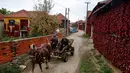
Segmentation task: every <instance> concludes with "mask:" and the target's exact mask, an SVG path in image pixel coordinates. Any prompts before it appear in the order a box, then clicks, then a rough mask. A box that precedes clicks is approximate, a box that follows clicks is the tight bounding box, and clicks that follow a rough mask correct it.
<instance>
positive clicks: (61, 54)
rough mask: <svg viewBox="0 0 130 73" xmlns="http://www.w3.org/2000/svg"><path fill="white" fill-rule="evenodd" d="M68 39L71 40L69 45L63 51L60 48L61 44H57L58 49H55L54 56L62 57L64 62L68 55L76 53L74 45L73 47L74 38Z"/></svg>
mask: <svg viewBox="0 0 130 73" xmlns="http://www.w3.org/2000/svg"><path fill="white" fill-rule="evenodd" d="M68 40H69V43H68V44H69V45H68V46H64V47H63V48H62V50H61V51H60V50H59V49H58V47H59V46H57V48H56V50H55V51H53V54H52V57H56V58H61V59H62V60H63V61H64V62H67V61H68V56H69V55H71V56H73V55H74V47H72V44H73V42H74V40H73V39H68Z"/></svg>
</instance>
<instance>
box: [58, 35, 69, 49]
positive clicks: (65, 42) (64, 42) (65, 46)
mask: <svg viewBox="0 0 130 73" xmlns="http://www.w3.org/2000/svg"><path fill="white" fill-rule="evenodd" d="M63 49H67V50H68V49H69V40H68V39H67V38H65V36H63V38H62V40H61V48H60V51H62V50H63Z"/></svg>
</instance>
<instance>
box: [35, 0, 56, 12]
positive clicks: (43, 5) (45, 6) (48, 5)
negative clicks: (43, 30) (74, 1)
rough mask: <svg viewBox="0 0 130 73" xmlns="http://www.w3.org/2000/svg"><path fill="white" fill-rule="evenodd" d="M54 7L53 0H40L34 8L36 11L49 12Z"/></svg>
mask: <svg viewBox="0 0 130 73" xmlns="http://www.w3.org/2000/svg"><path fill="white" fill-rule="evenodd" d="M53 7H54V4H53V3H52V0H44V1H43V0H38V4H36V5H35V6H34V10H36V11H45V12H47V13H49V12H50V10H51V9H52V8H53Z"/></svg>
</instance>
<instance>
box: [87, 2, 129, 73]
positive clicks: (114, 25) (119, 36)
mask: <svg viewBox="0 0 130 73" xmlns="http://www.w3.org/2000/svg"><path fill="white" fill-rule="evenodd" d="M91 26H93V42H94V47H95V48H96V49H97V50H98V51H99V52H100V53H101V54H102V55H104V57H106V59H108V60H109V61H110V62H111V63H112V64H113V65H115V66H116V67H117V68H119V69H120V70H121V71H122V72H123V73H130V1H127V2H126V3H124V2H122V4H121V5H120V6H118V7H115V8H111V9H110V10H109V11H108V12H105V13H100V14H99V15H91V16H90V17H89V20H88V24H87V33H88V35H89V36H91Z"/></svg>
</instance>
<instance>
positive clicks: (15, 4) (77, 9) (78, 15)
mask: <svg viewBox="0 0 130 73" xmlns="http://www.w3.org/2000/svg"><path fill="white" fill-rule="evenodd" d="M99 1H103V0H53V4H54V7H53V9H52V10H51V14H58V13H62V14H63V15H65V8H70V14H69V15H70V16H69V19H70V20H71V22H74V21H78V20H84V19H85V16H86V4H85V2H90V4H89V6H88V10H92V9H93V8H94V7H95V6H96V4H97V3H98V2H99ZM36 3H37V0H0V8H2V7H3V8H7V9H8V10H10V11H19V10H22V9H25V10H33V7H34V5H35V4H36Z"/></svg>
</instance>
